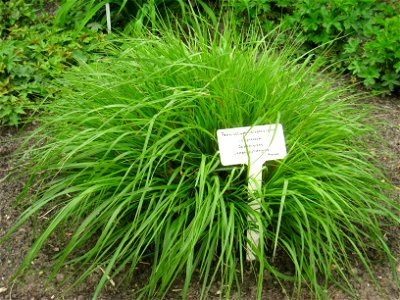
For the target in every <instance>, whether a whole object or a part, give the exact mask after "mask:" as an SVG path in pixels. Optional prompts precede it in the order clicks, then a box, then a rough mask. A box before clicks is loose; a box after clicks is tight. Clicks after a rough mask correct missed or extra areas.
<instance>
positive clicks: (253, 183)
mask: <svg viewBox="0 0 400 300" xmlns="http://www.w3.org/2000/svg"><path fill="white" fill-rule="evenodd" d="M217 137H218V147H219V154H220V158H221V163H222V165H224V166H233V165H241V164H246V165H248V185H249V192H250V193H251V194H253V193H254V192H256V191H258V190H260V189H261V185H262V166H263V164H264V163H265V162H266V161H268V160H276V159H282V158H284V157H285V156H286V154H287V152H286V144H285V136H284V134H283V128H282V125H281V124H271V125H261V126H252V127H238V128H228V129H219V130H217ZM252 199H253V200H252V201H251V203H250V206H251V207H252V208H253V209H254V210H260V205H261V199H260V198H256V199H254V197H252ZM249 221H250V222H252V223H255V220H254V219H252V218H250V217H249ZM247 238H248V240H249V241H252V242H253V244H254V246H255V247H257V248H258V245H259V241H260V236H259V233H258V231H257V230H254V229H252V230H248V231H247ZM247 251H248V255H247V259H248V260H254V259H255V256H254V252H253V251H252V250H251V247H250V245H249V244H247Z"/></svg>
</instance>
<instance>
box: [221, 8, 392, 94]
mask: <svg viewBox="0 0 400 300" xmlns="http://www.w3.org/2000/svg"><path fill="white" fill-rule="evenodd" d="M227 2H228V6H230V7H231V8H232V9H233V10H234V12H235V14H236V15H238V16H239V17H240V19H239V20H241V21H242V23H243V24H248V23H251V22H252V21H254V20H256V21H257V22H259V23H260V25H261V26H262V27H263V28H264V30H265V31H266V32H268V31H271V30H272V29H273V28H274V26H276V25H278V24H280V25H281V26H282V28H283V29H286V30H289V31H290V30H295V32H296V33H297V34H299V35H301V36H302V37H303V38H304V40H305V43H306V44H305V45H308V47H307V48H306V49H305V51H308V50H309V49H311V48H315V47H320V50H321V53H322V52H323V53H322V54H323V55H324V56H326V55H327V54H326V53H327V52H326V48H329V52H328V57H327V58H328V60H329V61H330V62H334V63H335V68H336V69H337V70H339V71H343V70H347V71H350V72H351V74H352V75H354V76H356V77H358V78H360V79H362V82H363V84H364V86H365V87H367V88H370V89H372V90H375V91H379V92H380V93H386V94H388V93H391V92H394V91H396V92H398V89H399V84H400V81H399V79H400V73H399V58H400V56H399V50H398V49H400V41H399V37H398V34H396V32H399V30H400V19H399V16H398V15H399V12H400V3H399V2H398V1H376V0H362V1H356V0H349V1H342V0H323V1H312V0H301V1H293V0H242V1H227ZM321 45H325V46H323V47H321Z"/></svg>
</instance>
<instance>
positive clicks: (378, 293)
mask: <svg viewBox="0 0 400 300" xmlns="http://www.w3.org/2000/svg"><path fill="white" fill-rule="evenodd" d="M368 102H369V103H370V104H374V105H377V106H378V107H380V108H382V110H376V111H375V112H374V118H376V119H377V120H379V121H381V125H380V127H379V128H378V129H377V132H376V134H377V135H380V136H382V137H383V138H384V140H385V141H386V145H385V143H382V145H373V146H371V147H372V151H375V152H376V154H377V156H378V157H379V158H380V160H381V162H382V164H383V167H384V169H385V171H386V173H387V176H388V178H389V179H390V180H392V182H393V184H394V185H395V186H396V191H395V193H394V194H393V195H392V197H394V199H396V200H398V201H400V99H399V98H390V99H389V98H371V99H370V100H368ZM27 132H29V128H25V129H20V130H16V129H10V128H1V127H0V238H1V237H2V236H4V235H5V233H6V232H7V231H8V230H9V229H10V228H11V227H12V225H13V224H14V223H15V221H16V220H17V219H18V216H19V215H20V213H21V211H22V210H21V207H19V206H15V198H16V197H17V195H18V194H19V192H20V191H21V190H22V188H23V186H24V183H25V182H24V180H23V179H21V178H19V179H16V178H13V177H8V178H6V179H4V178H5V177H6V176H7V175H9V174H10V171H11V169H12V168H14V167H16V166H15V163H14V162H13V160H12V159H11V155H12V154H13V153H14V152H15V151H16V149H17V148H18V147H19V146H20V144H21V140H22V139H23V136H24V135H26V134H27ZM27 175H28V174H27ZM2 178H3V179H2ZM44 218H46V215H42V216H39V219H38V220H39V222H40V220H41V219H44ZM35 228H36V227H35V224H33V223H32V222H27V223H26V224H25V225H24V226H23V227H21V228H20V229H19V230H18V231H17V232H16V233H15V234H13V235H12V237H11V239H10V240H9V241H8V242H7V243H5V244H2V245H0V300H3V299H4V300H6V299H7V300H10V299H21V300H24V299H27V300H50V299H71V300H72V299H76V300H84V299H91V297H92V295H93V292H94V290H95V287H96V283H97V280H98V279H99V278H100V276H101V275H102V274H101V271H99V273H98V274H94V275H92V276H91V277H90V278H89V280H88V281H87V282H85V284H83V285H81V286H79V287H77V288H74V289H72V290H71V291H69V292H66V293H64V290H63V287H62V285H61V283H62V282H63V281H64V279H65V278H67V276H68V274H69V273H70V272H71V270H69V269H68V267H66V268H65V269H64V270H63V271H62V273H59V274H57V276H56V280H55V281H53V282H50V283H47V282H46V281H47V278H48V276H49V274H50V271H51V258H52V256H53V255H54V254H56V253H57V252H58V251H59V250H60V247H62V244H59V242H58V241H54V242H52V241H51V242H50V243H49V244H48V245H47V248H46V249H43V251H41V252H40V253H39V255H38V257H37V258H36V259H35V261H34V263H33V265H32V267H31V269H30V270H29V271H28V272H27V273H26V274H23V276H20V277H18V279H17V280H16V281H15V282H13V281H12V280H11V279H12V276H13V274H14V273H15V272H16V270H17V269H18V266H19V265H20V264H21V262H22V260H23V258H24V254H25V253H26V252H27V250H28V249H29V247H30V246H31V245H32V242H33V236H34V230H35ZM385 230H386V232H385V237H386V238H387V240H388V244H389V245H390V247H391V250H392V252H393V254H394V255H395V257H396V258H397V260H398V265H397V273H398V275H399V276H400V228H397V227H395V228H389V229H385ZM372 259H373V261H374V266H373V267H374V271H375V274H376V275H377V281H378V285H379V287H377V286H376V285H375V284H374V283H373V282H372V280H371V279H370V278H369V276H368V274H366V272H365V271H364V270H363V269H362V268H361V267H360V266H358V265H356V264H355V265H354V269H353V271H354V272H355V273H356V274H357V276H358V278H357V279H355V280H354V285H355V286H356V288H357V291H358V296H359V298H360V299H363V300H364V299H366V300H367V299H369V300H380V299H388V300H400V289H399V286H396V284H395V282H394V280H393V274H392V272H391V269H390V267H389V266H388V265H386V264H382V262H381V261H380V260H379V258H376V259H375V258H373V257H372ZM149 267H150V266H148V265H146V264H143V266H142V268H143V270H140V272H139V273H140V274H141V275H140V276H138V277H137V278H135V280H134V282H129V283H122V282H118V279H115V280H114V281H113V282H112V283H114V284H111V282H110V284H109V285H108V287H106V288H105V289H104V291H103V292H102V295H101V297H100V299H115V300H119V299H121V300H122V299H134V293H135V291H136V290H137V289H138V287H140V286H141V285H142V284H143V282H144V281H145V280H146V277H147V275H148V271H147V270H148V268H149ZM179 286H180V283H179V282H177V284H176V285H175V286H174V287H173V288H172V289H171V291H170V293H169V294H168V296H167V297H166V299H179V298H181V297H180V289H179ZM284 286H286V284H284ZM256 289H257V282H256V278H254V277H253V276H252V275H251V274H250V272H249V274H248V275H247V276H246V280H245V282H244V284H243V287H242V291H241V299H256ZM290 290H291V288H290V284H289V283H288V284H287V286H286V289H285V288H283V287H281V286H280V285H279V284H278V282H276V281H274V280H273V279H271V280H268V279H266V282H265V287H264V291H263V298H264V299H272V300H273V299H288V298H291V297H292V294H291V292H290ZM328 293H329V298H331V299H333V300H345V299H349V300H350V298H349V297H348V296H347V295H346V294H344V293H343V292H342V291H341V290H339V289H338V288H336V287H334V286H332V287H331V288H330V289H329V290H328ZM219 294H220V292H219V291H218V288H217V287H215V288H214V287H213V288H212V289H211V292H210V296H209V299H218V298H219V297H220V295H219ZM198 295H199V286H198V285H197V284H196V283H194V284H193V285H192V288H191V290H190V294H189V296H188V298H189V299H198ZM236 298H238V295H236V296H235V295H233V296H232V299H236ZM297 298H298V299H310V295H309V294H308V293H307V291H306V290H304V293H303V294H302V295H301V296H300V297H297Z"/></svg>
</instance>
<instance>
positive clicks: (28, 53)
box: [0, 0, 104, 125]
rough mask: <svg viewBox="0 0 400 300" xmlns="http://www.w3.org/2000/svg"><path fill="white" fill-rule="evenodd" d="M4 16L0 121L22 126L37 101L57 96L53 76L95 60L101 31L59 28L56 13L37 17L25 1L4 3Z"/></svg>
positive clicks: (0, 8) (0, 30)
mask: <svg viewBox="0 0 400 300" xmlns="http://www.w3.org/2000/svg"><path fill="white" fill-rule="evenodd" d="M0 17H1V18H2V20H4V22H2V23H1V24H0V33H1V37H2V38H1V39H2V40H1V48H0V124H5V125H18V123H19V122H20V121H21V117H22V116H23V115H25V113H26V112H27V111H32V110H35V107H36V105H37V102H41V101H43V99H44V98H52V97H53V96H54V93H55V92H56V90H57V89H56V87H55V86H54V84H52V82H51V81H52V80H53V79H54V78H57V77H58V76H60V74H61V73H62V72H63V71H64V70H66V69H68V68H69V67H71V65H73V64H75V62H76V60H82V59H83V60H88V59H89V57H90V58H91V59H95V58H96V56H94V55H93V54H94V52H95V51H99V49H97V48H96V45H97V42H98V40H102V39H104V36H103V35H101V34H96V35H95V34H93V33H92V32H91V31H89V30H85V31H83V32H81V33H79V34H77V33H75V32H74V31H71V30H66V29H61V28H55V27H53V26H52V25H51V17H49V16H47V15H45V14H43V15H42V16H41V17H39V16H37V12H36V9H35V8H34V7H33V6H32V5H30V4H27V3H25V1H20V0H11V1H7V2H1V4H0Z"/></svg>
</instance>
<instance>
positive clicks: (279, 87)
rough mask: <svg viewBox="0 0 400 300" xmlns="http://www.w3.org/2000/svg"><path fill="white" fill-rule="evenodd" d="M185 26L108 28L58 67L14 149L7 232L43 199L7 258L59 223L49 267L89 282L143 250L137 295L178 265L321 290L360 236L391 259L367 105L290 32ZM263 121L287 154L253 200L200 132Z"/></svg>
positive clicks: (208, 279) (221, 281)
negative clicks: (19, 160) (275, 35)
mask: <svg viewBox="0 0 400 300" xmlns="http://www.w3.org/2000/svg"><path fill="white" fill-rule="evenodd" d="M197 25H199V24H197ZM193 28H194V29H188V28H185V30H181V31H179V32H178V33H177V32H176V30H175V31H174V30H167V29H164V30H162V31H161V32H156V33H152V32H142V33H141V35H138V36H137V37H135V38H126V39H124V40H117V41H115V42H114V43H113V44H112V45H108V46H107V48H108V49H109V51H110V55H109V56H108V58H105V59H103V60H101V61H99V62H98V63H96V64H91V65H84V64H82V65H81V67H80V68H79V69H77V70H75V71H73V72H72V73H70V74H68V75H66V76H65V78H64V79H63V82H62V83H63V85H64V87H63V94H62V96H61V98H60V99H59V100H58V101H56V102H54V103H51V104H49V105H48V107H47V109H46V112H45V113H43V114H42V117H41V122H40V124H41V125H40V128H39V129H38V130H37V131H36V132H35V134H34V135H33V137H32V139H31V142H32V141H33V142H34V146H32V147H31V149H30V150H29V152H28V153H27V154H26V159H28V161H30V162H31V163H30V165H29V166H30V168H29V172H31V174H32V178H31V180H30V182H32V184H31V185H33V187H34V188H35V190H36V191H37V193H36V194H35V195H34V199H33V201H32V203H31V204H30V206H29V207H28V209H27V210H26V211H25V212H24V213H23V214H22V216H21V218H20V220H19V222H18V223H17V224H16V225H15V227H14V228H13V229H12V231H15V230H16V229H17V228H18V227H19V226H21V225H22V224H23V223H24V222H25V221H27V220H28V219H29V218H31V217H32V216H34V215H36V214H37V213H38V212H40V211H42V210H45V211H50V213H49V214H48V215H47V216H48V217H49V220H48V222H47V223H46V224H45V227H44V229H43V231H42V232H41V233H40V234H39V236H38V237H37V239H36V241H35V242H34V244H33V246H32V248H31V250H30V252H29V253H28V254H27V256H26V258H25V260H24V263H23V265H22V266H21V270H23V269H25V268H27V267H28V266H29V265H30V262H31V261H32V260H33V259H34V258H35V256H36V254H37V253H38V251H39V250H40V249H41V248H42V247H43V246H44V245H45V243H46V241H47V240H48V239H49V237H50V236H52V234H54V233H55V232H59V230H66V229H65V228H67V229H68V231H69V232H71V233H72V234H71V235H70V238H69V239H68V241H66V244H65V247H63V248H62V249H60V253H59V254H58V255H57V256H56V257H55V260H54V271H53V273H52V274H53V276H55V275H56V274H57V272H58V271H59V270H60V268H61V267H62V266H63V265H64V264H68V265H74V266H75V270H76V271H77V274H78V277H75V279H76V281H75V283H76V284H79V283H81V282H82V281H83V280H84V279H85V278H87V277H88V276H89V275H90V274H91V273H92V272H98V270H99V269H100V270H102V271H103V276H102V277H101V280H100V281H99V283H98V287H97V289H96V291H95V293H94V297H97V296H98V295H99V293H100V292H101V289H102V288H103V286H104V285H105V284H107V283H108V282H109V279H110V278H111V279H112V278H115V276H117V275H118V274H121V272H123V273H124V275H126V276H127V277H128V279H129V278H134V276H135V274H136V273H135V272H137V271H136V268H137V267H138V265H139V264H140V263H141V262H143V261H146V262H150V263H151V265H150V266H149V268H150V269H151V270H150V271H149V272H150V275H149V278H148V281H147V282H146V283H145V284H144V286H143V288H142V289H141V290H140V292H139V294H138V295H141V296H144V297H149V298H150V297H163V296H165V295H166V293H167V292H168V289H169V288H170V287H171V286H172V284H173V283H174V281H175V280H176V279H177V278H180V279H182V278H183V281H180V282H182V287H181V288H182V296H183V297H184V296H185V295H186V294H187V292H188V290H189V289H190V287H191V283H192V279H193V278H196V280H199V279H200V283H201V284H200V285H201V292H200V293H201V297H202V298H207V295H208V292H209V289H210V286H211V285H212V284H214V285H218V288H220V291H221V292H222V295H224V296H226V297H229V295H232V293H240V286H241V283H242V281H243V278H244V274H245V273H246V271H247V270H248V269H251V270H253V271H254V272H256V273H257V274H258V275H257V276H258V297H261V294H262V284H263V279H265V278H264V276H265V274H270V275H272V276H273V277H275V278H276V279H277V280H279V281H281V280H289V281H290V280H291V281H293V283H294V289H293V293H294V294H293V296H296V295H298V293H300V290H301V289H302V288H304V287H305V286H306V287H307V288H308V289H309V290H310V291H311V294H312V295H314V296H315V297H317V298H322V297H326V294H325V293H326V290H327V289H328V287H329V286H330V285H331V284H337V285H340V286H342V287H343V288H344V289H346V290H347V291H349V292H351V291H352V279H351V276H352V274H351V270H352V262H353V261H357V260H358V261H359V262H361V263H362V264H363V266H364V268H365V269H366V270H367V272H369V273H370V275H371V277H373V276H374V275H373V273H372V268H371V263H370V258H369V256H368V253H370V252H371V251H372V250H373V251H378V252H379V253H381V254H383V255H382V257H384V258H385V259H386V260H388V261H389V262H390V263H391V264H393V262H394V258H393V257H392V255H391V254H390V249H389V247H388V245H387V243H386V241H385V239H384V237H383V234H384V229H382V228H383V226H384V225H388V224H398V223H399V222H398V221H399V220H398V218H397V217H396V215H395V214H393V213H392V211H393V210H394V209H396V205H395V203H394V202H393V201H392V200H390V199H389V198H388V197H387V196H386V194H385V190H388V189H390V186H389V185H388V184H387V183H385V182H387V181H385V179H384V177H383V175H382V173H381V171H379V169H378V168H376V167H375V166H374V163H373V161H374V160H373V158H372V156H371V155H370V154H369V153H368V151H367V145H365V140H366V137H368V138H370V137H369V136H368V134H369V133H370V132H371V131H370V129H371V128H370V127H369V126H367V125H365V124H364V122H362V120H363V115H364V114H366V113H367V112H368V110H367V109H363V110H361V109H355V108H354V107H355V105H356V104H355V103H354V101H353V100H352V99H351V97H349V96H346V95H347V93H346V90H345V89H340V88H339V89H338V88H332V87H331V86H330V85H329V84H327V83H326V82H325V81H324V80H323V79H321V76H320V75H316V72H315V66H316V65H315V64H314V63H311V60H309V59H307V60H305V61H304V60H303V63H300V62H299V61H292V60H291V59H290V55H291V53H292V48H290V47H287V48H286V49H279V50H278V49H276V48H275V47H274V44H273V43H271V42H266V40H265V39H263V38H259V37H257V35H256V34H252V35H249V36H247V37H246V38H239V37H238V36H237V35H234V34H230V32H229V29H228V28H225V29H224V32H223V33H218V32H212V31H208V30H206V27H204V26H203V27H202V28H201V26H200V25H199V27H196V26H194V27H193ZM196 28H197V29H196ZM194 32H195V33H196V34H193V33H194ZM277 123H280V124H282V126H283V129H284V133H285V138H286V146H287V150H288V155H287V156H286V157H285V158H284V159H282V160H277V161H268V162H266V163H265V164H264V169H263V178H264V180H263V183H262V188H261V190H260V192H259V194H258V195H257V197H260V198H261V199H262V203H261V209H260V211H255V210H253V209H252V208H251V206H250V202H251V201H252V200H251V199H252V198H251V197H249V190H248V180H247V178H246V177H247V173H246V172H247V168H246V167H245V166H240V165H239V166H232V167H224V166H222V165H221V163H220V158H219V153H218V143H217V135H216V131H217V130H218V129H221V128H232V127H240V126H252V125H264V124H277ZM28 187H29V185H28ZM50 216H51V217H50ZM249 216H250V217H251V218H249ZM249 220H252V221H251V222H250V221H249ZM249 229H256V230H257V231H258V232H259V233H260V236H261V239H260V245H259V247H258V248H257V247H256V245H254V244H252V242H251V241H249V240H247V235H246V232H247V230H249ZM12 231H11V232H12ZM11 232H10V234H11ZM248 243H249V244H250V246H252V249H253V251H254V255H255V258H256V259H255V261H253V262H250V263H247V262H246V248H247V244H248ZM282 257H284V258H282ZM282 260H287V261H289V262H290V264H291V266H292V269H285V270H284V269H283V268H281V267H280V264H279V263H277V262H279V261H282ZM268 276H269V275H268ZM128 282H129V281H128Z"/></svg>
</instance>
